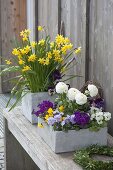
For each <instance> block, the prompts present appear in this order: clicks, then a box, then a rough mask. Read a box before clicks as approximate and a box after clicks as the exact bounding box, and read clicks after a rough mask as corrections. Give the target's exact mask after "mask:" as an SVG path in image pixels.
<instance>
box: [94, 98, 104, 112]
mask: <svg viewBox="0 0 113 170" xmlns="http://www.w3.org/2000/svg"><path fill="white" fill-rule="evenodd" d="M94 103H95V107H97V108H99V109H100V108H102V110H104V107H105V102H104V100H103V99H102V98H98V99H96V100H95V101H94Z"/></svg>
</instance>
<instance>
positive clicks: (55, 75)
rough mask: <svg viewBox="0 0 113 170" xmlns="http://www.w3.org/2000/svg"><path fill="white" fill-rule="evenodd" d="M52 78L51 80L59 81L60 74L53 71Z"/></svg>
mask: <svg viewBox="0 0 113 170" xmlns="http://www.w3.org/2000/svg"><path fill="white" fill-rule="evenodd" d="M52 76H53V79H54V80H59V79H61V78H62V77H61V73H60V71H59V70H55V71H54V72H53V74H52Z"/></svg>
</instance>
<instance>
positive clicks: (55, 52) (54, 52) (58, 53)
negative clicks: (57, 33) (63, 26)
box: [53, 49, 60, 57]
mask: <svg viewBox="0 0 113 170" xmlns="http://www.w3.org/2000/svg"><path fill="white" fill-rule="evenodd" d="M53 54H54V56H55V57H58V56H60V51H59V50H56V49H55V50H53Z"/></svg>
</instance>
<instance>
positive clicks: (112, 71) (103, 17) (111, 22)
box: [89, 0, 113, 135]
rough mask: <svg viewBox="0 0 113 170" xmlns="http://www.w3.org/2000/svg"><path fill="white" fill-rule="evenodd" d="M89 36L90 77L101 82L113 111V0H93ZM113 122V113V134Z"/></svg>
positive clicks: (112, 125) (110, 128)
mask: <svg viewBox="0 0 113 170" xmlns="http://www.w3.org/2000/svg"><path fill="white" fill-rule="evenodd" d="M89 38H90V43H89V44H90V45H89V49H90V51H89V54H90V55H89V56H90V59H89V79H91V80H94V81H96V82H98V83H100V85H101V86H102V88H103V90H104V96H105V99H106V109H107V110H108V111H109V112H111V113H113V0H109V1H107V0H91V2H90V32H89ZM112 122H113V114H112V120H111V122H110V124H109V131H110V133H111V134H112V135H113V123H112Z"/></svg>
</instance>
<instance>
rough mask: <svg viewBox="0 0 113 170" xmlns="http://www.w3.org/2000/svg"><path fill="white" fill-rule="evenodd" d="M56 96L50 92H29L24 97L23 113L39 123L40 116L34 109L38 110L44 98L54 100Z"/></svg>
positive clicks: (32, 121)
mask: <svg viewBox="0 0 113 170" xmlns="http://www.w3.org/2000/svg"><path fill="white" fill-rule="evenodd" d="M23 95H24V93H23ZM54 99H55V96H54V95H53V96H50V95H49V94H48V92H38V93H30V92H28V93H27V94H26V95H25V96H24V97H23V98H22V111H23V115H24V116H25V117H26V118H27V119H28V120H29V121H30V122H31V123H32V124H35V123H38V118H37V116H36V115H34V114H33V110H37V106H38V104H39V103H40V102H42V101H43V100H50V101H54Z"/></svg>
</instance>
